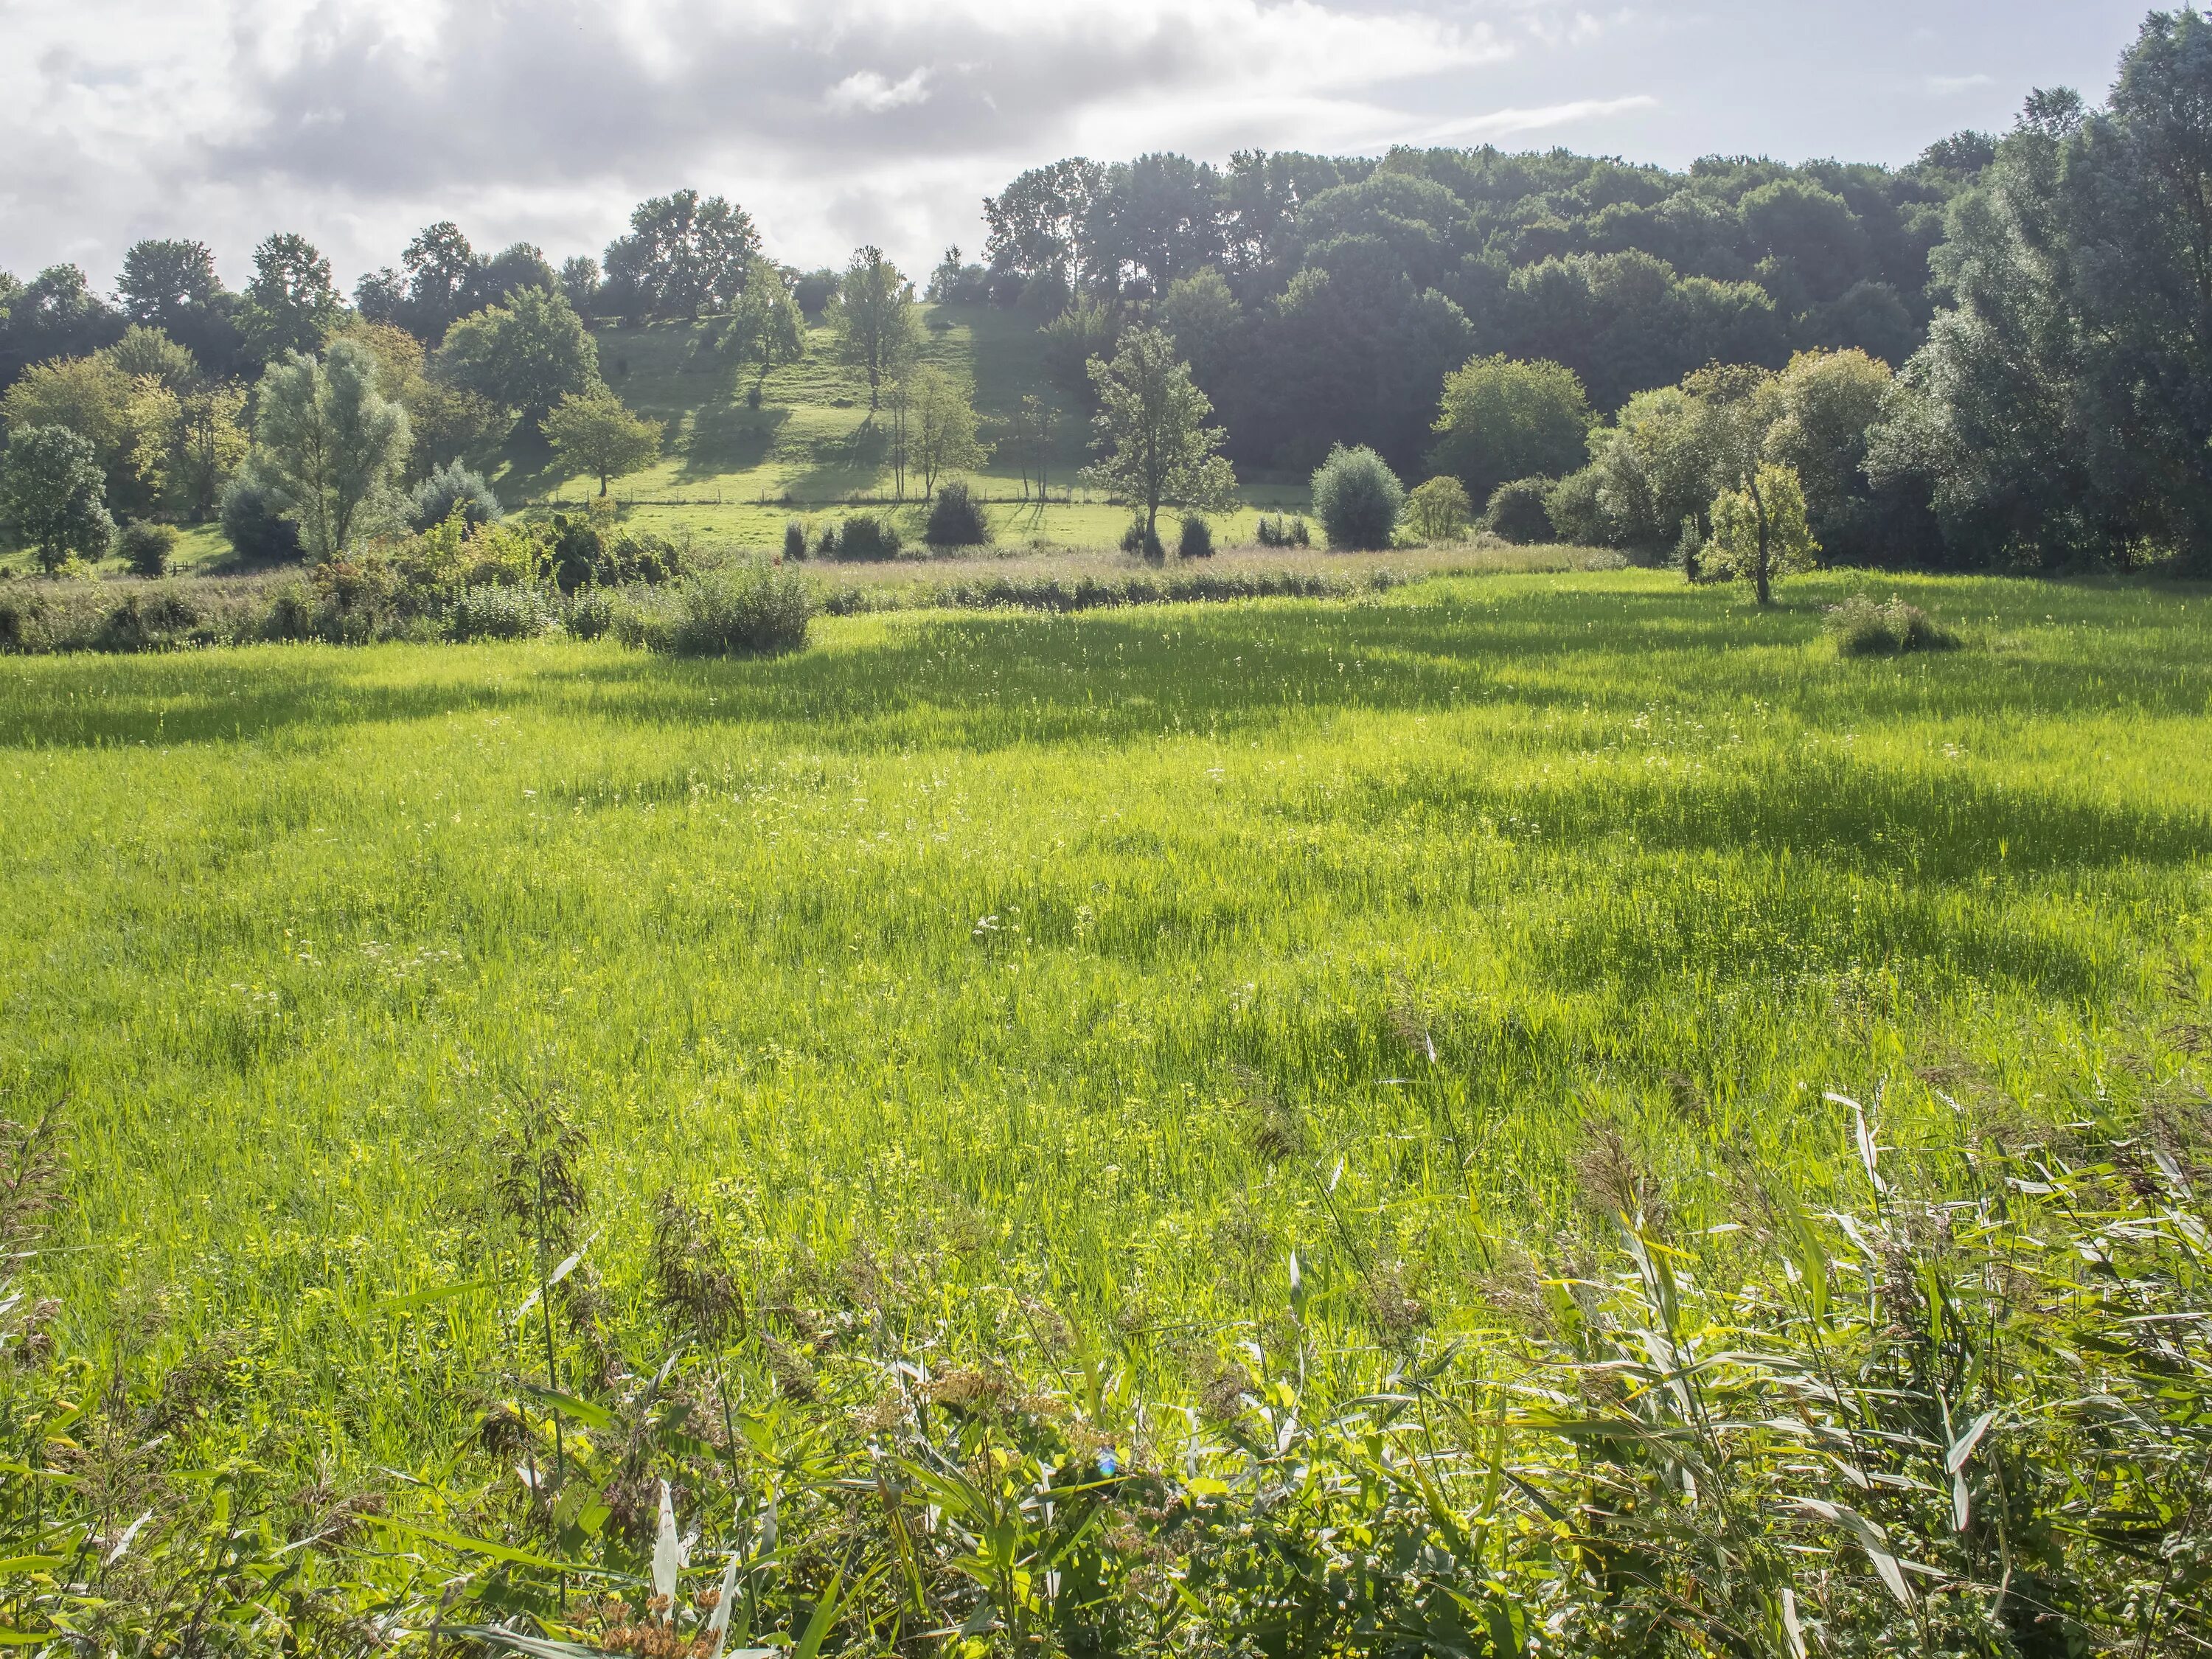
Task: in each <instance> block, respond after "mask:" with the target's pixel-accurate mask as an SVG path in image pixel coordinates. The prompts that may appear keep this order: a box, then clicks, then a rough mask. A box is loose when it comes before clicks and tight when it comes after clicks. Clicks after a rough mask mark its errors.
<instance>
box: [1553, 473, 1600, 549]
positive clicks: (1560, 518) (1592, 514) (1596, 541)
mask: <svg viewBox="0 0 2212 1659" xmlns="http://www.w3.org/2000/svg"><path fill="white" fill-rule="evenodd" d="M1603 482H1604V480H1603V477H1602V476H1601V474H1600V473H1599V471H1598V470H1597V468H1595V466H1586V467H1584V468H1583V469H1582V471H1579V472H1570V473H1568V474H1567V476H1566V477H1564V478H1561V479H1560V480H1559V482H1558V483H1554V484H1553V485H1552V486H1551V487H1550V488H1549V489H1547V490H1546V491H1545V492H1544V516H1545V517H1546V518H1547V519H1549V520H1551V524H1552V534H1553V536H1554V537H1556V538H1559V540H1560V541H1563V542H1571V543H1573V544H1575V545H1576V546H1577V547H1604V546H1607V544H1610V543H1611V542H1612V540H1613V536H1612V527H1611V526H1610V525H1608V524H1607V521H1606V514H1605V503H1604V502H1603V501H1601V500H1600V499H1599V498H1598V486H1599V485H1600V484H1601V483H1603Z"/></svg>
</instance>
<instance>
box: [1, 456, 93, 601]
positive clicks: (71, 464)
mask: <svg viewBox="0 0 2212 1659" xmlns="http://www.w3.org/2000/svg"><path fill="white" fill-rule="evenodd" d="M106 487H107V481H106V474H105V473H103V472H102V471H100V463H99V461H98V459H96V458H95V456H94V451H93V447H92V445H91V444H90V443H88V442H87V441H85V440H84V439H82V438H81V437H79V436H78V435H76V433H74V432H71V431H70V430H69V429H68V428H64V427H58V426H40V427H33V428H30V429H29V430H28V431H25V432H16V433H14V434H12V435H10V436H9V440H8V448H7V452H6V454H5V456H4V457H3V458H0V522H4V524H5V526H6V527H7V528H8V529H9V530H10V531H12V532H14V533H15V537H16V538H17V539H18V540H19V541H20V542H21V543H22V544H23V545H25V546H27V547H28V548H30V550H32V552H33V554H34V555H35V556H37V558H38V561H39V563H40V565H41V566H43V567H44V568H46V569H48V570H54V569H58V568H60V567H61V566H62V565H64V564H65V563H67V562H69V561H70V559H72V558H76V559H84V560H98V559H102V558H105V557H106V556H107V549H108V544H109V542H110V541H111V540H112V539H113V538H114V534H115V523H114V520H112V519H110V518H109V517H108V516H107V503H106Z"/></svg>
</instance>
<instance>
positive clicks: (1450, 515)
mask: <svg viewBox="0 0 2212 1659" xmlns="http://www.w3.org/2000/svg"><path fill="white" fill-rule="evenodd" d="M1473 519H1474V503H1473V502H1472V501H1468V498H1467V487H1466V486H1465V485H1464V484H1462V483H1460V481H1459V480H1458V479H1457V478H1431V479H1430V480H1429V481H1428V483H1425V484H1423V485H1422V486H1421V487H1420V488H1419V489H1416V490H1415V491H1414V492H1413V494H1412V495H1408V496H1407V497H1406V524H1407V528H1408V529H1410V530H1412V532H1413V534H1414V535H1416V536H1418V537H1419V538H1420V539H1421V540H1423V541H1425V542H1455V541H1459V540H1462V539H1463V538H1465V537H1466V535H1467V531H1468V524H1469V523H1470V522H1471V521H1472V520H1473Z"/></svg>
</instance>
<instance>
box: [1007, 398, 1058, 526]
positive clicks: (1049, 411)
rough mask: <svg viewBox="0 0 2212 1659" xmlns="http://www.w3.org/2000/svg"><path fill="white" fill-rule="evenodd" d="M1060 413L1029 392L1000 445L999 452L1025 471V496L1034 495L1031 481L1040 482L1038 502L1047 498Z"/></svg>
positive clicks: (1010, 418) (1008, 425)
mask: <svg viewBox="0 0 2212 1659" xmlns="http://www.w3.org/2000/svg"><path fill="white" fill-rule="evenodd" d="M1059 433H1060V411H1059V410H1055V409H1054V407H1053V406H1052V405H1051V404H1048V403H1047V402H1045V400H1044V399H1043V398H1040V397H1038V396H1037V395H1036V393H1035V392H1029V393H1026V394H1025V395H1024V397H1023V398H1022V401H1021V406H1020V407H1019V408H1018V409H1017V410H1015V411H1014V412H1013V414H1012V416H1010V417H1009V418H1008V420H1007V422H1006V440H1005V441H1004V442H1002V443H1001V444H1000V446H999V453H1000V455H1002V456H1003V457H1005V458H1006V459H1008V460H1010V461H1012V462H1013V463H1014V465H1017V466H1018V467H1019V468H1020V469H1021V473H1022V495H1023V497H1024V499H1026V498H1027V497H1028V495H1029V493H1030V479H1031V478H1035V479H1036V492H1037V500H1038V501H1043V499H1044V495H1045V489H1046V478H1047V477H1048V474H1049V473H1050V471H1051V470H1052V453H1053V445H1054V442H1055V441H1056V440H1057V439H1058V437H1059Z"/></svg>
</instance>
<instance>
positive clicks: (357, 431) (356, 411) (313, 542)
mask: <svg viewBox="0 0 2212 1659" xmlns="http://www.w3.org/2000/svg"><path fill="white" fill-rule="evenodd" d="M377 376H378V364H377V361H376V358H375V356H374V354H372V353H371V352H370V351H369V349H368V347H366V346H364V345H363V344H362V343H360V342H359V341H358V340H349V339H344V338H340V339H337V340H333V341H332V342H331V346H330V349H329V351H328V352H327V353H326V354H325V356H323V357H322V358H316V357H312V356H308V355H307V353H305V352H297V351H295V352H293V353H292V354H290V355H289V356H287V357H286V358H285V359H284V360H283V362H278V363H273V364H271V365H270V368H269V372H268V373H267V374H264V375H263V376H262V380H261V387H260V394H259V398H258V409H257V411H256V414H255V418H254V426H253V459H252V470H253V472H254V474H255V477H256V480H257V482H258V483H260V485H261V486H262V487H263V489H264V490H265V491H266V492H267V493H268V494H269V495H270V496H271V497H273V498H274V500H275V501H276V503H277V506H278V508H279V510H280V511H281V512H282V513H283V515H284V517H286V518H287V519H289V520H291V521H292V522H293V523H295V524H296V525H297V526H299V528H300V542H301V546H302V547H303V548H304V549H305V550H306V551H307V556H308V557H309V558H311V559H327V558H330V557H331V556H334V555H336V554H337V553H339V552H341V551H343V550H344V549H345V548H346V547H347V546H348V545H349V544H350V542H351V541H352V539H353V538H354V536H355V534H356V532H357V531H358V529H359V528H360V526H361V525H362V521H363V519H364V516H365V510H366V513H367V514H368V515H374V513H375V512H376V511H377V510H378V509H379V508H380V507H382V506H384V505H386V504H387V503H388V501H389V498H390V495H391V491H392V487H393V486H394V485H395V484H396V483H398V478H399V476H400V470H401V468H402V467H403V466H404V464H405V462H406V458H407V449H408V442H409V437H410V434H409V431H408V424H407V411H406V410H404V409H402V408H401V407H400V406H399V405H398V404H397V403H395V402H393V401H392V399H391V398H387V397H386V396H385V395H384V394H383V393H382V392H380V391H379V390H378V389H377Z"/></svg>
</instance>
